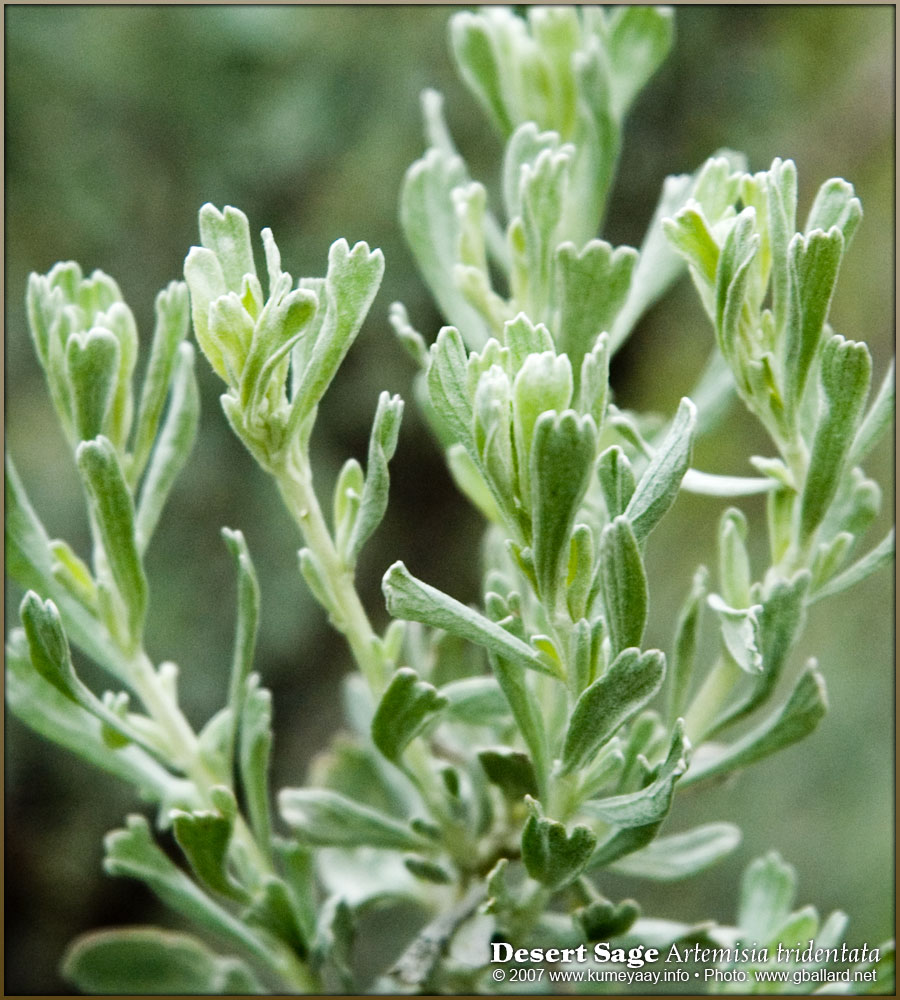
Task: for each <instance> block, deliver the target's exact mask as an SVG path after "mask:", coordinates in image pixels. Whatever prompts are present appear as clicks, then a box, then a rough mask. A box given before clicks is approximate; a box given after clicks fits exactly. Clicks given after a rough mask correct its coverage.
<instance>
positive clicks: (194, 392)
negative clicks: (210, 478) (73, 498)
mask: <svg viewBox="0 0 900 1000" xmlns="http://www.w3.org/2000/svg"><path fill="white" fill-rule="evenodd" d="M199 421H200V394H199V391H198V389H197V378H196V375H195V374H194V348H193V345H191V344H189V343H183V344H180V345H179V347H178V350H177V353H176V355H175V364H174V372H173V374H172V381H171V390H170V395H169V408H168V411H167V413H166V418H165V420H164V422H163V426H162V430H161V431H160V433H159V437H158V438H157V440H156V445H155V447H154V449H153V453H152V455H151V456H150V463H149V465H148V467H147V472H146V475H145V476H144V481H143V483H142V484H141V495H140V500H139V501H138V505H137V513H136V515H135V536H136V539H137V544H138V548H139V551H141V552H143V551H144V549H146V547H147V543H148V542H149V541H150V538H151V537H152V535H153V532H154V530H155V528H156V525H157V523H158V521H159V518H160V515H161V514H162V509H163V506H164V504H165V502H166V500H167V499H168V496H169V492H170V491H171V489H172V486H173V485H174V483H175V479H176V477H177V476H178V474H179V472H181V470H182V469H183V468H184V465H185V462H187V460H188V456H189V455H190V452H191V449H192V448H193V446H194V441H195V439H196V437H197V427H198V424H199Z"/></svg>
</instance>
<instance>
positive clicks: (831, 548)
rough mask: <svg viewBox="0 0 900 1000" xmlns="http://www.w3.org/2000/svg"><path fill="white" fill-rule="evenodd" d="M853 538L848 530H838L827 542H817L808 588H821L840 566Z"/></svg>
mask: <svg viewBox="0 0 900 1000" xmlns="http://www.w3.org/2000/svg"><path fill="white" fill-rule="evenodd" d="M854 541H855V538H854V537H853V535H852V534H851V533H850V532H849V531H840V532H838V533H837V534H836V535H835V536H834V537H833V538H831V539H829V540H828V541H827V542H819V544H818V545H817V546H816V553H815V556H814V557H813V563H812V583H811V584H810V590H811V591H812V592H813V593H815V592H816V591H817V590H819V589H821V588H822V587H823V586H824V585H825V584H826V583H827V582H828V581H829V580H830V579H831V578H832V577H833V576H834V575H835V574H836V573H837V571H838V570H839V569H840V568H841V566H842V565H843V563H844V561H845V560H846V558H847V556H848V555H849V553H850V549H851V548H852V547H853V542H854Z"/></svg>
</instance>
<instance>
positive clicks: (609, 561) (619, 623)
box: [600, 515, 648, 656]
mask: <svg viewBox="0 0 900 1000" xmlns="http://www.w3.org/2000/svg"><path fill="white" fill-rule="evenodd" d="M600 590H601V593H602V595H603V606H604V608H605V609H606V625H607V628H608V630H609V636H610V640H611V643H612V651H613V655H614V656H615V655H618V654H619V653H620V652H621V651H622V650H624V649H626V648H627V647H629V646H640V644H641V639H642V637H643V635H644V626H645V625H646V623H647V601H648V596H647V576H646V573H645V572H644V563H643V559H642V558H641V552H640V549H639V548H638V543H637V540H636V539H635V537H634V532H633V531H632V529H631V523H630V521H629V520H628V518H627V516H625V515H622V516H620V517H617V518H615V520H614V521H613V522H612V523H611V524H608V525H607V526H606V527H605V528H604V529H603V533H602V534H601V535H600Z"/></svg>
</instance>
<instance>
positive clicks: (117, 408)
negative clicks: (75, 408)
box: [94, 302, 138, 453]
mask: <svg viewBox="0 0 900 1000" xmlns="http://www.w3.org/2000/svg"><path fill="white" fill-rule="evenodd" d="M94 323H95V325H96V326H98V327H103V328H105V329H107V330H109V331H110V332H112V333H113V334H114V335H115V337H116V339H117V340H118V342H119V372H118V378H117V380H116V389H115V392H114V394H113V398H112V404H111V405H110V408H109V410H108V411H107V414H106V420H105V429H104V432H105V433H106V434H107V436H108V437H109V439H110V441H112V443H113V444H114V445H115V447H116V448H117V449H118V451H119V452H121V453H124V451H125V444H126V442H127V440H128V435H129V433H130V431H131V420H132V416H133V412H134V395H133V390H132V385H131V377H132V373H133V372H134V366H135V362H136V361H137V349H138V332H137V324H136V323H135V321H134V316H133V315H132V312H131V310H130V309H129V308H128V306H127V305H125V303H124V302H114V303H113V304H112V305H111V306H110V307H109V308H108V309H107V310H106V311H105V312H100V313H97V315H96V316H95V317H94Z"/></svg>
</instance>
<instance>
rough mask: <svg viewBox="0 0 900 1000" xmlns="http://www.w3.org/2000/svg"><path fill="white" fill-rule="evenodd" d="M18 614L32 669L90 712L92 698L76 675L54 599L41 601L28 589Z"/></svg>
mask: <svg viewBox="0 0 900 1000" xmlns="http://www.w3.org/2000/svg"><path fill="white" fill-rule="evenodd" d="M19 617H20V618H21V620H22V625H23V626H24V628H25V638H26V639H27V641H28V652H29V655H30V657H31V663H32V665H33V666H34V669H35V670H36V671H37V672H38V673H39V674H40V676H41V677H43V679H44V680H45V681H47V682H48V683H50V684H52V685H53V687H55V688H56V690H57V691H59V692H60V694H62V695H64V696H65V697H66V698H68V699H69V700H70V701H73V702H75V703H76V704H78V705H81V707H82V708H86V709H88V711H92V710H93V707H94V705H93V702H94V700H95V699H93V696H92V695H91V693H90V691H89V690H88V689H87V688H86V687H85V686H84V684H82V682H81V681H80V680H79V678H78V677H77V676H76V674H75V668H74V666H73V665H72V655H71V653H70V651H69V642H68V640H67V639H66V633H65V631H64V630H63V625H62V621H61V620H60V617H59V611H58V610H57V609H56V605H55V604H54V603H53V601H42V600H41V599H40V597H38V595H37V594H36V593H35V592H34V591H33V590H29V591H28V593H27V594H26V595H25V597H24V598H23V599H22V603H21V605H20V607H19ZM94 714H96V713H94Z"/></svg>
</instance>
